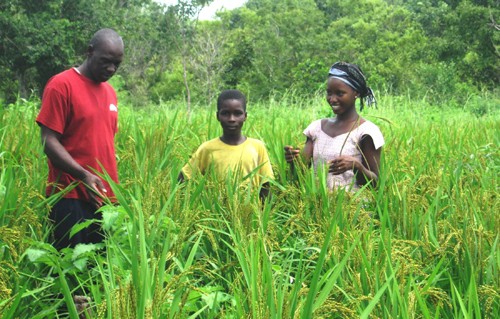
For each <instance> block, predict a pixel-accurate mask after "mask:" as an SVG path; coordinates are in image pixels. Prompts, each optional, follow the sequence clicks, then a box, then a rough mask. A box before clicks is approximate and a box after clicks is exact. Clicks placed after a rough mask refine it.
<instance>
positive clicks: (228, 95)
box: [217, 90, 247, 111]
mask: <svg viewBox="0 0 500 319" xmlns="http://www.w3.org/2000/svg"><path fill="white" fill-rule="evenodd" d="M226 100H240V101H241V102H242V104H243V110H245V111H246V110H247V98H246V97H245V95H244V94H243V93H241V92H240V91H239V90H224V91H222V92H221V93H220V94H219V97H218V98H217V111H219V110H220V109H221V107H222V103H224V101H226Z"/></svg>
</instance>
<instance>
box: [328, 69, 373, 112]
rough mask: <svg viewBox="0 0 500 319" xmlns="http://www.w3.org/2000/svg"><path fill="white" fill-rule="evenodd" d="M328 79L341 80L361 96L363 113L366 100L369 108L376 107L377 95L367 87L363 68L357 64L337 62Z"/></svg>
mask: <svg viewBox="0 0 500 319" xmlns="http://www.w3.org/2000/svg"><path fill="white" fill-rule="evenodd" d="M328 77H329V78H336V79H339V80H341V81H342V82H344V83H345V84H347V85H349V86H350V87H351V88H352V89H353V90H354V91H356V92H358V93H359V94H360V97H361V99H360V100H361V107H360V110H361V111H362V110H363V107H364V100H366V104H367V105H368V106H372V105H373V104H374V105H375V106H376V104H377V100H376V99H375V95H374V94H373V91H372V89H371V88H369V87H368V86H367V85H366V77H365V75H364V74H363V72H362V71H361V68H360V67H359V66H357V65H356V64H351V63H347V62H336V63H334V64H333V65H332V67H331V68H330V71H329V72H328Z"/></svg>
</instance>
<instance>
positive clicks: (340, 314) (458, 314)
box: [0, 96, 500, 319]
mask: <svg viewBox="0 0 500 319" xmlns="http://www.w3.org/2000/svg"><path fill="white" fill-rule="evenodd" d="M497 101H498V99H497ZM468 103H470V105H467V104H466V105H464V106H463V108H462V109H457V108H456V107H455V108H448V107H446V106H434V105H429V104H428V103H427V101H425V100H421V101H413V100H411V99H409V98H401V97H391V96H385V97H382V98H381V100H380V101H379V105H380V109H378V110H375V109H373V110H367V111H366V112H364V113H363V116H365V117H366V118H368V119H370V120H372V121H373V122H375V123H376V124H378V125H379V127H380V128H381V130H382V131H383V133H384V136H385V139H386V145H385V147H384V152H383V160H382V168H381V176H380V180H379V186H378V188H377V189H364V190H362V191H360V192H358V193H356V194H351V193H345V192H343V191H334V192H329V191H328V190H327V188H326V185H325V183H324V180H323V179H322V178H321V176H319V177H317V176H315V174H313V172H312V171H311V170H309V169H307V168H306V169H304V170H303V171H301V173H300V174H298V176H294V175H292V174H290V171H289V168H288V166H287V164H286V163H285V161H284V158H283V146H284V145H290V144H292V145H296V146H297V145H301V144H303V143H304V141H305V139H304V137H303V135H302V130H303V129H304V128H305V127H306V126H307V125H308V124H309V123H310V122H311V121H312V120H314V119H317V118H320V117H324V116H328V115H329V111H328V106H327V105H326V103H325V102H324V101H323V99H322V98H318V99H317V100H311V101H300V100H298V99H295V98H293V97H290V98H289V100H283V101H276V100H271V101H270V102H269V103H266V104H259V105H254V104H251V103H250V104H249V106H248V114H249V117H248V120H247V123H246V124H245V127H244V130H245V132H246V134H247V135H248V136H251V137H255V138H259V139H261V140H263V141H264V142H265V143H266V145H267V147H268V150H269V154H270V157H271V161H272V164H273V168H274V170H275V173H276V182H275V183H274V184H273V185H272V192H273V196H272V197H271V198H270V200H269V201H267V202H266V203H264V204H262V205H261V204H260V203H259V201H258V196H257V194H255V193H252V192H248V191H246V190H243V189H240V188H239V187H237V185H234V184H233V183H230V182H228V183H225V184H224V185H222V186H221V185H220V184H217V183H216V182H214V180H213V179H211V178H210V176H207V177H204V178H201V179H200V180H197V181H190V182H187V183H185V184H183V185H178V184H177V182H176V180H177V174H178V172H179V170H180V168H181V167H182V166H183V164H184V163H185V162H186V161H187V160H188V158H189V156H190V155H191V153H192V152H194V150H195V149H196V148H197V147H198V145H199V144H200V143H201V142H203V141H205V140H207V139H209V138H213V137H216V136H218V135H219V134H220V128H219V124H218V122H217V121H216V119H215V109H214V107H213V106H212V107H201V106H200V107H197V108H195V109H194V110H193V113H192V114H191V115H190V116H189V117H188V116H187V115H186V114H185V113H184V111H183V110H184V107H183V105H176V104H174V103H171V104H165V105H160V106H151V107H148V108H144V109H140V110H134V109H132V108H129V107H124V106H122V107H121V109H120V124H119V133H118V135H117V139H116V146H117V158H118V161H119V176H120V184H119V185H113V188H114V191H115V193H116V194H117V197H118V201H119V205H118V206H111V205H110V206H105V207H104V208H103V220H102V226H103V229H104V230H105V231H106V233H107V239H106V241H105V243H104V244H102V245H82V246H79V247H77V248H75V249H67V250H64V251H62V252H57V251H56V250H54V249H53V247H52V246H51V245H49V244H47V242H48V240H49V233H50V223H49V222H48V220H47V215H48V211H49V207H50V205H51V204H53V202H55V201H56V200H57V198H56V197H52V198H44V197H43V193H44V186H45V179H46V175H47V167H46V158H45V156H44V154H43V151H42V148H41V144H40V138H39V129H38V127H37V125H36V124H35V122H34V118H35V116H36V113H37V108H38V107H39V102H38V101H23V100H20V101H19V102H18V103H17V104H16V105H11V106H9V107H3V108H1V109H0V118H1V122H2V126H1V128H0V166H1V173H0V314H1V317H2V318H67V317H68V316H69V317H70V318H77V314H76V309H75V307H74V305H73V303H72V301H71V297H72V295H74V294H82V293H85V294H87V295H88V296H90V297H91V298H92V300H93V309H92V310H93V311H92V312H93V314H92V315H91V317H92V318H155V319H156V318H494V317H495V316H496V315H498V313H500V301H499V300H500V298H499V297H500V295H499V291H500V287H499V278H500V276H499V265H500V257H499V254H498V250H499V249H498V241H499V232H498V230H499V229H500V220H499V216H498V211H500V207H499V199H498V192H499V188H498V187H499V186H498V175H499V161H500V160H499V158H500V156H499V155H500V154H499V150H498V145H499V142H500V141H499V140H500V136H499V133H498V132H499V120H500V116H499V113H498V110H495V109H493V108H488V109H487V110H486V111H485V112H481V113H478V112H477V111H476V110H477V109H478V108H480V109H481V110H483V109H484V107H481V105H478V103H481V99H480V98H477V99H471V100H470V102H468ZM474 103H476V104H474ZM488 103H489V104H488V105H494V104H495V103H492V102H491V101H489V102H488ZM496 105H498V103H497V104H496ZM321 174H323V173H321V172H320V173H319V175H321ZM103 178H107V177H106V176H103ZM83 226H84V225H82V227H83Z"/></svg>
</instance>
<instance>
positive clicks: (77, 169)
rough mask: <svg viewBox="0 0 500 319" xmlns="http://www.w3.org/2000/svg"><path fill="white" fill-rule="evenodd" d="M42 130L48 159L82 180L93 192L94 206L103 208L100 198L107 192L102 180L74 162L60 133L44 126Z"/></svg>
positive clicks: (91, 198) (90, 193)
mask: <svg viewBox="0 0 500 319" xmlns="http://www.w3.org/2000/svg"><path fill="white" fill-rule="evenodd" d="M40 128H41V135H42V143H43V145H44V152H45V154H47V157H48V158H49V159H50V161H51V162H52V164H53V165H54V166H55V167H57V168H58V169H60V170H62V171H64V172H65V173H68V174H70V175H71V176H73V177H74V178H76V179H79V180H81V181H82V182H83V183H84V184H85V185H86V186H87V188H91V190H88V194H89V196H90V200H91V201H92V203H93V204H94V205H96V206H101V205H102V200H101V199H100V198H99V196H101V197H102V192H106V189H105V188H104V185H103V183H102V181H101V179H100V178H99V177H98V176H96V175H94V174H92V173H91V172H89V171H87V170H86V169H84V168H83V167H82V166H81V165H80V164H78V163H77V162H76V161H75V160H74V158H73V157H72V156H71V155H70V154H69V153H68V151H67V150H66V149H65V148H64V146H63V145H62V144H61V134H60V133H58V132H56V131H53V130H51V129H49V128H48V127H46V126H44V125H40ZM96 193H97V194H96Z"/></svg>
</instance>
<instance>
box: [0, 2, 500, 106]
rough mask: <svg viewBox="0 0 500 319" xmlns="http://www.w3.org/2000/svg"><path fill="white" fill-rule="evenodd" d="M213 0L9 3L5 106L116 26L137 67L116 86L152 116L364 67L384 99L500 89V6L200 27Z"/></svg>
mask: <svg viewBox="0 0 500 319" xmlns="http://www.w3.org/2000/svg"><path fill="white" fill-rule="evenodd" d="M210 2H211V0H191V1H187V0H178V2H177V4H176V5H171V6H165V5H162V4H160V3H157V2H155V1H152V0H106V1H102V0H99V1H96V0H44V1H31V0H4V1H2V2H1V3H0V100H3V101H4V103H9V102H11V101H14V100H15V99H16V98H18V97H29V96H31V95H39V94H40V93H41V91H42V90H43V87H44V85H45V83H46V81H47V80H48V79H49V78H50V77H51V76H52V75H54V74H56V73H58V72H60V71H62V70H64V69H66V68H69V67H71V66H73V65H77V64H79V63H80V62H81V61H83V59H84V56H83V54H84V52H85V49H86V46H87V42H88V39H90V38H91V36H92V34H93V33H94V32H95V31H96V30H98V29H100V28H102V27H111V28H114V29H115V30H117V31H118V32H119V33H120V34H121V35H122V36H123V38H124V42H125V45H126V51H125V52H126V58H125V61H124V63H123V64H122V66H121V67H120V70H119V75H118V76H115V78H113V79H112V81H113V85H114V86H115V87H116V88H117V90H118V92H119V94H120V97H121V98H123V99H124V100H125V101H126V102H127V103H130V104H132V105H135V106H143V105H146V104H149V103H158V102H160V101H166V100H173V99H175V100H184V101H187V103H188V106H189V105H190V103H192V102H193V103H207V102H210V101H212V100H213V98H214V97H215V96H216V95H217V93H218V92H219V91H220V90H221V89H223V88H238V89H240V90H242V91H243V92H245V93H246V94H247V95H248V96H249V97H250V98H251V99H256V100H262V99H264V100H265V99H268V98H269V97H280V96H282V95H283V94H287V93H293V94H297V95H303V96H310V95H313V94H315V93H317V92H318V91H321V90H323V89H324V80H325V76H326V72H327V70H328V67H329V66H330V64H332V63H333V62H335V61H339V60H344V61H349V62H353V63H357V64H359V65H360V66H361V67H362V69H363V70H364V71H365V73H366V74H367V76H368V78H369V79H368V81H369V83H370V84H371V85H372V86H373V87H374V88H375V89H376V90H378V91H384V92H388V93H391V94H411V95H412V96H417V97H418V96H428V97H431V98H435V99H438V98H444V99H456V100H457V101H460V99H464V98H466V97H467V96H468V95H470V94H475V93H478V92H480V91H482V90H496V89H497V88H496V86H497V83H499V82H500V64H499V57H500V51H499V50H500V49H499V39H500V33H499V30H500V26H499V24H498V17H499V13H500V6H499V2H498V0H445V1H438V0H351V1H344V0H248V1H247V2H246V3H245V5H244V6H242V7H240V8H237V9H234V10H229V11H223V12H219V13H218V15H217V18H216V19H214V20H210V21H199V20H198V19H197V16H198V13H199V11H200V10H201V8H202V7H203V6H205V5H208V4H209V3H210Z"/></svg>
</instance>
